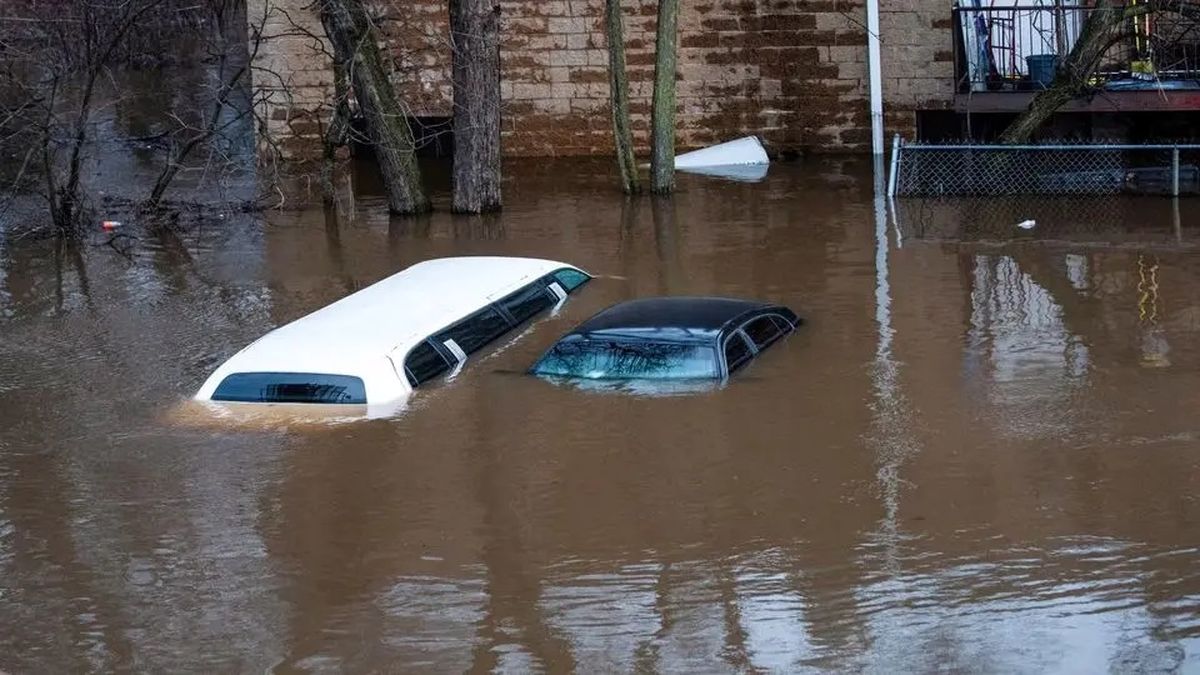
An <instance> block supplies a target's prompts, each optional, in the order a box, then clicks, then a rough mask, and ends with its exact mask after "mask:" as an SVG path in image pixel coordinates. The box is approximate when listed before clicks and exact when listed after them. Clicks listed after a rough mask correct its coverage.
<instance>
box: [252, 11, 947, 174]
mask: <svg viewBox="0 0 1200 675" xmlns="http://www.w3.org/2000/svg"><path fill="white" fill-rule="evenodd" d="M943 3H945V4H943ZM680 4H681V7H680V36H679V45H680V48H679V69H678V73H677V87H678V91H677V94H678V118H677V137H678V143H679V146H680V148H681V149H687V148H692V147H699V146H702V145H706V144H710V143H715V142H719V141H722V140H729V139H731V138H735V137H738V136H741V135H745V134H757V135H759V136H760V137H762V138H763V139H764V140H765V141H766V142H767V143H768V145H769V146H770V147H772V148H773V149H775V150H776V151H780V152H784V151H818V152H820V151H823V152H857V151H864V150H869V147H870V118H869V112H868V103H867V68H866V65H867V64H866V60H867V59H866V30H865V28H864V25H865V9H864V7H863V4H862V0H682V2H681V3H680ZM310 5H311V2H310V0H251V2H250V12H249V16H250V23H251V26H252V32H253V26H255V24H256V21H258V22H261V21H262V18H263V16H264V13H265V16H266V17H267V22H266V24H265V31H264V32H265V33H266V34H268V35H270V36H272V37H271V39H270V40H267V41H266V42H265V43H264V45H263V47H262V48H261V52H260V56H259V57H258V60H259V62H260V63H261V64H263V66H264V67H263V68H261V69H260V71H259V72H260V73H270V76H269V77H268V78H267V79H266V80H264V79H263V78H262V77H258V78H257V79H256V86H259V87H266V88H267V93H268V94H269V95H270V98H269V100H268V101H267V102H266V103H264V106H265V107H266V108H270V110H269V111H266V108H264V111H265V112H266V113H267V118H268V119H269V120H270V122H269V128H268V129H267V131H268V132H269V134H270V135H271V137H273V138H275V139H278V143H279V146H280V148H282V149H284V150H285V154H288V155H304V154H311V153H310V152H306V151H311V150H312V149H313V148H314V147H315V145H314V139H315V138H316V136H315V134H317V133H319V130H320V120H321V118H322V115H324V114H326V113H327V110H325V109H324V107H323V101H325V100H327V99H328V96H329V92H330V88H331V80H332V78H331V76H330V75H329V61H328V56H327V48H326V47H325V46H324V45H323V44H322V41H321V40H320V39H318V38H319V36H320V32H321V31H320V22H319V21H317V20H316V19H315V17H313V16H312V13H311V10H310V9H307V8H309V7H310ZM499 5H500V8H501V12H502V34H501V62H502V68H503V79H502V84H501V97H502V100H503V111H502V112H503V132H502V133H503V141H504V150H505V153H506V154H507V155H508V156H562V155H599V154H607V153H609V152H611V149H612V138H611V122H610V117H609V106H608V95H609V91H608V72H607V68H608V54H607V45H606V42H605V36H604V32H603V29H602V24H601V21H602V14H603V0H499ZM883 5H884V7H883V9H882V12H881V24H882V25H881V34H882V35H883V36H884V38H883V39H884V45H885V46H884V52H883V53H884V62H885V69H884V77H885V80H884V89H885V97H886V100H887V101H888V103H889V104H890V105H893V106H894V107H895V109H896V111H897V113H896V114H894V115H892V116H891V117H889V121H890V122H892V123H893V125H894V126H896V127H897V128H904V129H905V130H907V129H910V128H911V127H912V121H911V118H912V116H913V115H912V111H913V110H916V109H917V108H918V107H920V106H921V105H928V104H931V102H932V104H934V105H937V106H945V105H948V104H949V101H950V99H951V97H950V87H951V85H952V77H951V74H949V73H948V68H949V63H948V60H947V62H945V63H943V62H942V61H939V60H938V59H939V58H940V57H941V56H943V52H945V53H947V54H948V53H949V49H950V39H949V35H950V33H949V24H948V22H949V16H950V8H949V4H948V3H946V2H945V0H940V1H937V2H935V1H934V0H886V2H884V3H883ZM372 8H373V12H374V14H375V16H376V18H377V22H378V24H377V25H378V26H379V27H380V33H381V39H382V40H383V42H384V43H386V46H387V50H388V53H389V54H390V55H391V57H392V66H393V80H394V83H395V85H396V87H397V90H398V92H399V93H400V96H401V98H402V100H403V101H404V102H405V104H406V105H407V106H408V108H409V111H410V112H411V114H413V115H414V116H431V117H448V116H449V115H450V114H451V110H452V105H453V100H452V99H453V93H452V87H451V83H450V55H451V46H450V41H449V30H448V10H447V3H446V0H378V1H377V2H375V3H373V5H372ZM624 9H625V12H626V18H625V32H626V48H627V61H628V68H629V80H630V87H631V100H632V106H631V107H632V113H633V118H634V119H633V125H634V131H635V135H636V136H635V142H636V143H637V144H638V147H639V150H640V151H643V152H644V151H645V150H646V149H647V147H648V142H649V121H650V120H649V117H650V100H651V90H652V80H653V71H654V65H653V64H654V33H655V23H656V16H655V14H656V10H657V1H656V0H624ZM940 21H944V23H945V25H943V24H942V23H939V22H940ZM297 24H299V25H297ZM943 79H944V81H942V80H943Z"/></svg>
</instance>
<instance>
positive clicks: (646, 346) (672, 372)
mask: <svg viewBox="0 0 1200 675" xmlns="http://www.w3.org/2000/svg"><path fill="white" fill-rule="evenodd" d="M533 372H534V373H537V374H539V375H558V376H564V377H583V378H588V379H595V380H625V379H633V378H641V379H714V378H716V377H718V370H717V363H716V354H715V352H714V351H713V349H712V348H711V347H709V346H707V345H700V344H688V343H672V342H653V341H647V340H594V339H592V340H589V339H576V340H564V341H562V342H559V343H558V344H557V345H555V346H554V348H553V349H551V350H550V352H549V353H547V354H546V355H545V356H544V357H542V360H541V361H539V362H538V363H537V365H535V366H534V367H533Z"/></svg>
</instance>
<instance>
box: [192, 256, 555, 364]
mask: <svg viewBox="0 0 1200 675" xmlns="http://www.w3.org/2000/svg"><path fill="white" fill-rule="evenodd" d="M564 268H567V269H577V268H575V267H574V266H572V265H568V264H566V263H562V262H555V261H553V260H540V259H536V258H502V257H487V256H469V257H458V258H438V259H434V260H428V261H425V262H422V263H418V264H416V265H413V266H412V267H409V268H408V269H406V270H404V271H402V272H399V273H397V274H393V275H392V276H390V277H387V278H386V279H383V280H381V281H379V282H377V283H374V284H372V285H370V286H368V287H366V288H364V289H362V290H360V291H357V292H355V293H352V294H350V295H348V296H346V297H344V298H342V299H341V300H338V301H337V302H334V303H333V304H331V305H328V306H326V307H324V308H322V309H319V310H317V311H315V312H313V313H311V314H308V315H307V316H304V317H301V318H299V319H296V320H295V321H293V322H291V323H289V324H286V325H284V326H281V327H279V328H276V329H275V330H273V331H271V332H269V333H267V334H266V335H264V336H262V337H261V338H259V339H258V340H256V341H255V342H253V343H251V344H250V345H249V346H247V347H246V348H244V349H243V350H242V351H240V352H238V353H237V354H235V355H234V356H232V357H231V358H230V359H229V360H228V361H226V362H225V363H224V364H222V366H221V367H220V368H219V369H218V373H220V374H221V375H222V376H223V375H227V374H230V373H236V372H311V373H330V374H344V375H359V374H361V372H362V371H363V369H364V368H377V367H378V366H377V364H378V363H379V361H380V360H381V359H382V358H383V357H384V356H385V355H388V354H392V353H393V352H397V351H398V352H400V354H399V356H400V357H401V358H402V357H403V356H404V355H405V354H407V353H408V351H409V350H410V349H412V347H414V346H416V345H417V344H419V343H420V342H421V341H422V340H424V339H425V338H426V337H428V336H429V335H431V334H433V333H436V332H438V331H439V330H441V329H443V328H446V327H447V326H449V325H450V324H453V323H454V322H456V321H458V320H459V319H461V318H463V317H465V316H467V315H468V314H471V313H472V312H475V311H477V310H479V309H481V308H482V307H484V306H486V305H488V304H489V303H492V302H495V301H496V300H499V299H500V298H502V297H504V296H505V295H508V294H509V293H512V292H513V291H515V290H517V289H519V288H521V287H522V286H524V285H526V284H529V283H531V282H533V281H535V280H537V279H538V278H539V277H542V276H544V275H546V274H549V273H551V272H554V271H556V270H560V269H564ZM396 365H397V366H400V365H401V364H399V363H397V364H396ZM216 375H217V373H214V376H216Z"/></svg>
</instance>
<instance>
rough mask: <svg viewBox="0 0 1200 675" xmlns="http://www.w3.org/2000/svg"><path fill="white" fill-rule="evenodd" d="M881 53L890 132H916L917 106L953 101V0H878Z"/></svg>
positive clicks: (908, 135) (930, 106) (935, 107)
mask: <svg viewBox="0 0 1200 675" xmlns="http://www.w3.org/2000/svg"><path fill="white" fill-rule="evenodd" d="M880 4H881V5H882V7H881V8H880V13H879V34H880V36H882V40H881V43H882V44H881V45H880V57H881V59H882V61H883V69H882V70H883V100H884V116H885V123H886V126H887V127H888V130H889V132H897V133H901V134H903V135H904V136H905V137H906V138H913V137H914V136H915V135H916V112H917V111H918V110H943V109H947V108H950V107H951V106H952V104H953V102H954V51H953V50H954V35H953V30H954V28H953V23H954V19H953V15H952V14H951V1H950V0H880Z"/></svg>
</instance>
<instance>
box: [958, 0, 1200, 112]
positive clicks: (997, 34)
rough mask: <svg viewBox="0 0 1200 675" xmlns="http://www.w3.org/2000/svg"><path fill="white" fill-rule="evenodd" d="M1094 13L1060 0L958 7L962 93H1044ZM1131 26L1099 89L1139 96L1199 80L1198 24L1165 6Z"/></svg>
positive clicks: (1106, 61)
mask: <svg viewBox="0 0 1200 675" xmlns="http://www.w3.org/2000/svg"><path fill="white" fill-rule="evenodd" d="M960 1H964V2H971V1H974V0H960ZM1142 1H1143V2H1144V1H1145V0H1142ZM1130 4H1135V0H1130ZM1092 11H1095V10H1094V7H1090V6H1087V5H1082V4H1065V3H1062V2H1061V0H1054V1H1049V0H1047V1H1046V2H1044V3H1039V2H1038V1H1037V0H1032V1H1031V2H1029V3H1027V4H1018V5H1013V6H1009V7H970V6H960V7H955V8H954V10H953V12H954V72H955V77H956V82H957V90H958V91H959V92H960V93H967V92H989V91H990V92H997V91H999V92H1005V91H1008V92H1015V91H1036V90H1038V89H1041V88H1044V87H1045V86H1046V85H1048V84H1049V82H1050V81H1051V80H1052V79H1053V76H1054V73H1055V71H1056V69H1057V67H1058V65H1059V64H1060V63H1061V62H1062V60H1063V59H1064V58H1065V57H1066V55H1067V54H1069V53H1070V51H1071V49H1072V47H1074V45H1075V42H1076V40H1077V39H1078V38H1079V35H1080V33H1081V31H1082V30H1083V26H1084V23H1085V22H1086V21H1087V17H1088V15H1089V14H1090V13H1091V12H1092ZM1129 24H1130V25H1129V27H1128V30H1127V37H1126V38H1124V39H1122V40H1119V41H1118V42H1116V43H1114V44H1113V45H1112V46H1110V47H1109V48H1108V50H1107V51H1106V52H1105V54H1104V58H1103V59H1102V61H1101V63H1100V66H1099V68H1098V70H1097V72H1096V75H1095V84H1096V86H1097V87H1105V88H1110V89H1136V88H1138V87H1139V86H1149V83H1161V82H1162V81H1163V80H1168V81H1170V80H1176V81H1177V80H1197V79H1200V18H1197V16H1196V15H1193V14H1189V13H1182V12H1176V11H1172V10H1171V9H1170V8H1169V6H1167V7H1164V8H1163V9H1161V10H1156V11H1155V12H1153V13H1147V14H1144V15H1140V16H1135V17H1132V18H1130V19H1129Z"/></svg>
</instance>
